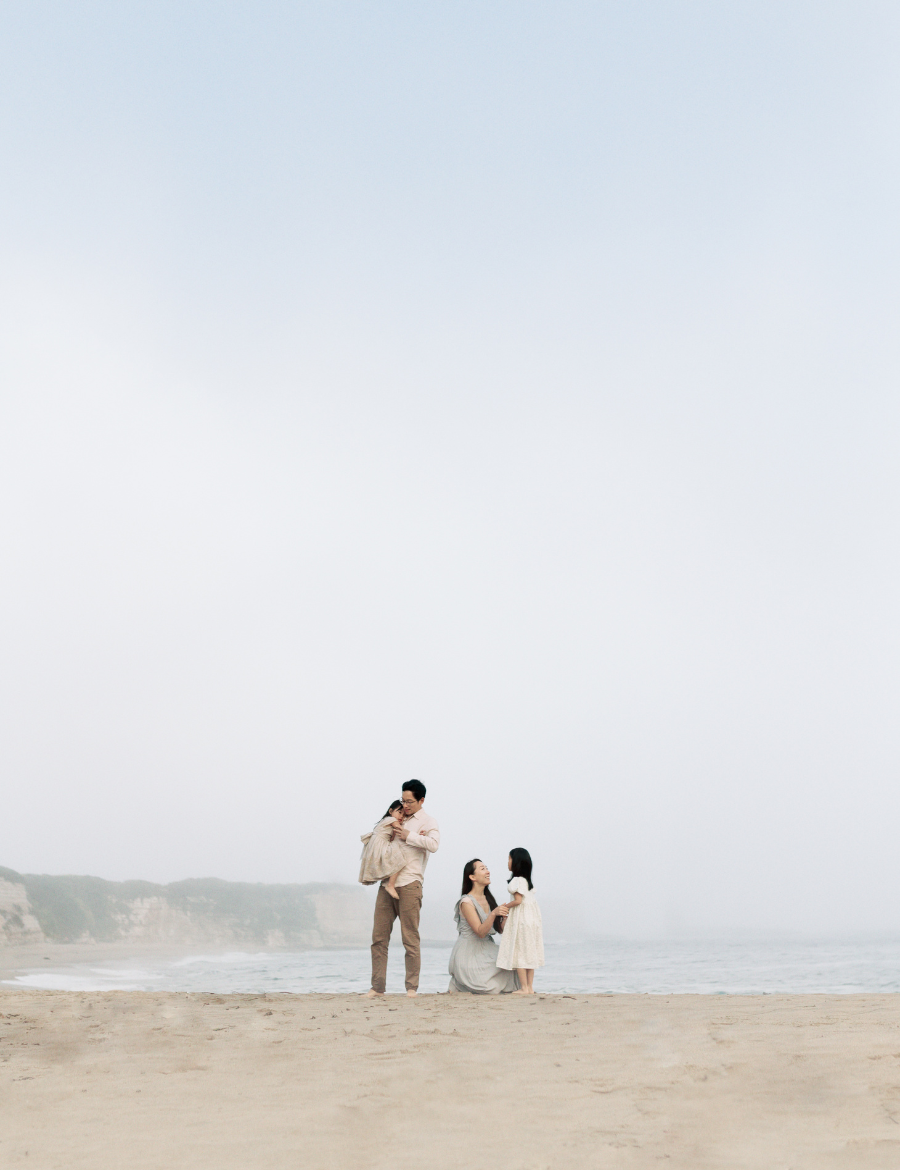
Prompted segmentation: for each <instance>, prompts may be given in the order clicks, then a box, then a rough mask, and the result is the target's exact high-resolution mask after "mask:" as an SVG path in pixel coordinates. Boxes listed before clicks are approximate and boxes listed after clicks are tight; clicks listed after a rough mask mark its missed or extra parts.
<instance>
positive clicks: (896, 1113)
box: [0, 990, 900, 1170]
mask: <svg viewBox="0 0 900 1170" xmlns="http://www.w3.org/2000/svg"><path fill="white" fill-rule="evenodd" d="M0 1164H2V1165H3V1166H28V1167H30V1168H31V1170H45V1168H50V1167H54V1168H55V1167H58V1168H60V1170H63V1168H64V1170H81V1168H84V1170H88V1168H89V1170H121V1168H122V1167H128V1168H135V1170H137V1168H148V1170H149V1168H153V1170H163V1168H165V1170H170V1168H180V1167H184V1168H190V1170H194V1168H197V1170H199V1168H200V1167H203V1168H204V1170H232V1168H234V1170H238V1168H240V1170H257V1168H259V1170H262V1168H266V1170H282V1168H284V1170H288V1168H290V1170H297V1168H300V1167H302V1168H303V1170H318V1168H320V1167H321V1168H323V1170H324V1168H325V1167H340V1168H344V1167H346V1168H348V1170H350V1168H354V1170H356V1168H363V1170H381V1168H382V1167H384V1168H385V1170H387V1168H389V1167H392V1168H400V1170H405V1168H406V1167H409V1168H410V1170H412V1168H413V1167H415V1168H416V1170H421V1168H422V1167H429V1168H431V1167H434V1168H437V1170H449V1168H451V1167H452V1168H454V1170H455V1168H457V1167H458V1168H460V1170H463V1168H465V1170H482V1168H483V1170H544V1168H547V1170H550V1168H552V1170H562V1168H565V1167H575V1168H581V1167H591V1168H594V1167H596V1168H601V1167H602V1168H606V1167H615V1168H619V1167H623V1168H630V1167H655V1166H667V1167H679V1168H684V1170H699V1168H703V1167H715V1168H717V1170H725V1168H727V1170H733V1168H743V1167H748V1168H749V1167H752V1168H754V1170H787V1168H788V1167H790V1168H791V1170H805V1168H809V1167H823V1168H825V1167H828V1168H831V1167H846V1168H847V1170H851V1168H852V1170H874V1168H876V1167H877V1168H879V1170H880V1168H882V1167H884V1168H888V1167H890V1168H891V1170H895V1168H896V1167H897V1166H900V996H892V995H883V996H877V995H875V996H872V995H866V996H821V995H807V996H761V997H731V996H688V995H685V996H667V997H662V996H625V995H623V996H537V997H534V998H531V999H524V998H519V997H516V998H513V997H507V996H504V997H502V998H493V997H474V996H449V995H442V996H421V997H419V998H418V999H416V1000H407V999H406V998H405V997H401V996H387V997H385V998H384V999H381V1000H375V1001H371V1000H365V999H363V998H361V997H356V996H347V995H309V996H272V995H269V996H246V995H235V996H214V995H184V994H161V993H153V992H103V993H85V992H78V993H75V992H49V991H23V990H2V991H0Z"/></svg>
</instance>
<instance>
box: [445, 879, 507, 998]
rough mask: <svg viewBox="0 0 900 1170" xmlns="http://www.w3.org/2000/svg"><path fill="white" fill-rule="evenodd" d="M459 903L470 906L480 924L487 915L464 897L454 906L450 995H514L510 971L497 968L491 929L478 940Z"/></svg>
mask: <svg viewBox="0 0 900 1170" xmlns="http://www.w3.org/2000/svg"><path fill="white" fill-rule="evenodd" d="M461 902H471V903H472V905H473V906H474V907H475V909H476V910H477V912H478V917H479V918H480V919H481V921H482V922H484V920H485V918H487V915H486V914H485V913H484V911H483V910H482V909H481V907H480V906H479V905H478V903H477V902H476V901H475V899H474V898H472V897H470V896H469V895H468V894H466V895H465V897H462V898H460V900H459V902H457V903H456V909H455V911H454V918H455V919H456V929H457V930H458V931H459V938H458V939H457V940H456V942H455V943H454V944H453V950H452V951H451V952H450V991H469V992H471V993H472V994H473V995H504V994H506V993H507V992H509V991H515V990H516V988H517V987H518V986H519V980H518V977H517V976H516V973H515V972H514V971H501V970H500V968H499V967H498V966H497V944H496V943H495V942H494V940H493V939H492V938H491V935H492V934H495V933H496V931H495V930H493V929H491V932H490V934H488V935H487V936H486V937H485V938H479V937H478V935H477V934H476V933H475V931H474V930H473V929H472V928H471V926H469V924H468V922H466V920H465V918H464V917H463V915H462V911H461V910H460V908H459V907H460V903H461Z"/></svg>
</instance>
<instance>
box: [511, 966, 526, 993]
mask: <svg viewBox="0 0 900 1170" xmlns="http://www.w3.org/2000/svg"><path fill="white" fill-rule="evenodd" d="M516 974H517V975H518V976H519V988H518V990H517V991H514V992H513V995H528V994H529V991H528V972H527V971H526V970H525V968H524V967H517V968H516Z"/></svg>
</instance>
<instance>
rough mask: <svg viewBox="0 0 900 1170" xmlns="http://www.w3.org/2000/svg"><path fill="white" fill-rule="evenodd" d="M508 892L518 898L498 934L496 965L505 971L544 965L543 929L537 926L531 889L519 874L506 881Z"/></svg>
mask: <svg viewBox="0 0 900 1170" xmlns="http://www.w3.org/2000/svg"><path fill="white" fill-rule="evenodd" d="M506 888H507V889H508V890H509V892H510V895H513V894H521V895H522V901H521V903H520V904H519V905H518V906H513V908H512V909H511V910H510V912H509V917H508V918H507V920H506V926H504V927H503V934H501V935H500V949H499V951H498V954H497V966H498V967H502V968H503V969H504V970H505V971H515V970H516V969H517V968H519V967H523V968H525V970H533V969H534V968H535V967H543V965H544V932H543V928H542V926H541V908H540V906H538V904H537V898H535V896H534V890H529V888H528V882H527V881H526V880H525V878H523V877H514V878H512V880H511V881H509V882H507V887H506Z"/></svg>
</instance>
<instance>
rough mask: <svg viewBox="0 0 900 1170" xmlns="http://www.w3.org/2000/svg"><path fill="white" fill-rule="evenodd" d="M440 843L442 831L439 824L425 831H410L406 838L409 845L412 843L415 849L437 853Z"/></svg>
mask: <svg viewBox="0 0 900 1170" xmlns="http://www.w3.org/2000/svg"><path fill="white" fill-rule="evenodd" d="M440 843H441V831H440V829H439V828H438V827H437V825H435V826H434V827H433V828H431V829H426V830H425V832H424V833H410V834H409V836H408V837H407V838H406V844H407V845H412V847H413V848H414V849H424V850H425V851H426V852H428V853H437V850H438V845H440Z"/></svg>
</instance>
